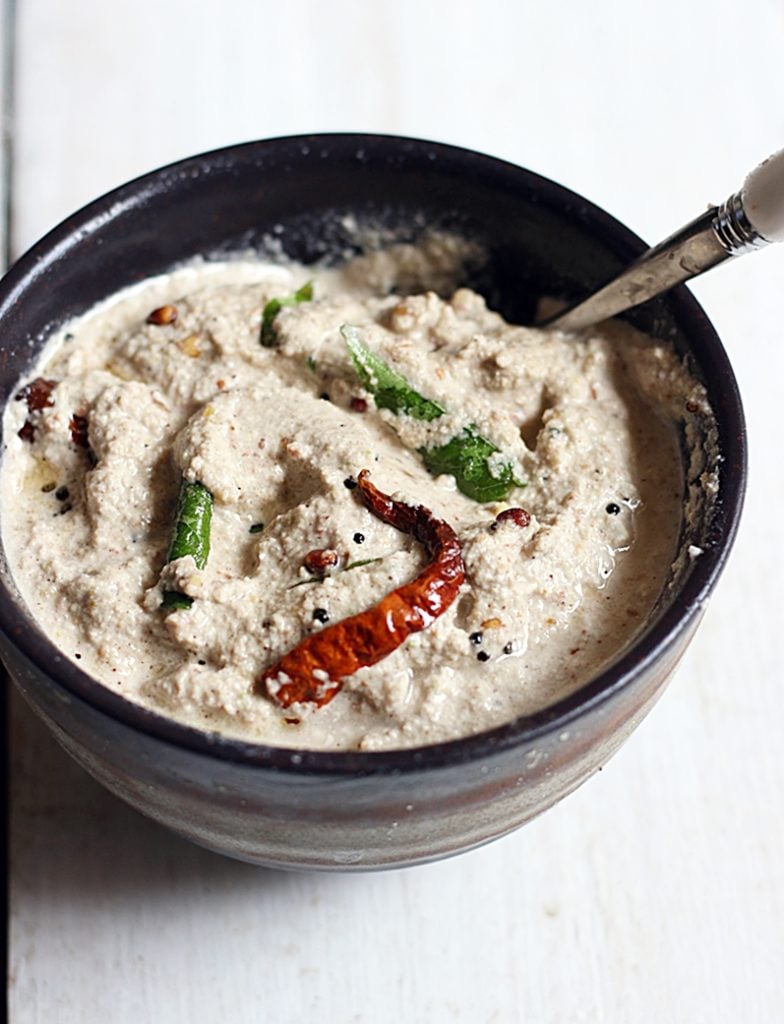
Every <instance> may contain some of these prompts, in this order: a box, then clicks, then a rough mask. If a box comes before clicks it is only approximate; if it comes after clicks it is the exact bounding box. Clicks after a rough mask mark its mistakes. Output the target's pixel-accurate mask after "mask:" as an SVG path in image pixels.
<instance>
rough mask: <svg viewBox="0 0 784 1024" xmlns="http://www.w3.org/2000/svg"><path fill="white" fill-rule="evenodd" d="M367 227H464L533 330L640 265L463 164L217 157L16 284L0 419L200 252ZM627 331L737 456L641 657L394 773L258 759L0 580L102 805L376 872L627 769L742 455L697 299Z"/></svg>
mask: <svg viewBox="0 0 784 1024" xmlns="http://www.w3.org/2000/svg"><path fill="white" fill-rule="evenodd" d="M347 213H351V214H353V215H354V216H355V217H357V218H359V219H360V220H372V221H374V222H376V223H380V224H383V225H384V226H386V227H387V228H389V229H391V230H392V231H393V232H394V233H395V234H396V235H397V236H398V237H404V236H407V237H414V236H415V235H416V234H417V233H418V231H419V230H420V229H421V226H422V225H430V226H432V225H437V226H440V227H444V228H447V229H451V230H457V231H459V232H461V233H463V234H464V235H466V236H467V237H469V238H471V239H475V240H477V241H478V242H479V243H480V244H481V245H482V246H483V248H484V249H485V250H486V252H487V254H488V260H487V263H486V265H484V266H483V268H482V269H481V270H480V271H479V272H478V277H477V279H476V280H474V281H471V282H470V283H472V284H474V285H478V286H479V287H480V289H481V290H482V291H483V292H484V294H485V295H486V297H487V298H488V299H489V301H490V303H491V305H493V306H494V307H495V308H496V309H498V310H499V311H500V312H502V313H503V314H504V315H505V316H506V317H507V319H510V320H512V321H518V322H526V321H528V320H530V319H531V317H532V312H533V308H534V303H535V301H536V299H537V297H538V296H539V295H541V294H550V295H552V294H560V295H562V296H563V297H565V298H578V297H580V296H582V295H583V294H585V293H586V292H587V291H589V290H590V289H593V288H594V287H596V286H597V285H598V284H600V283H602V282H604V281H605V280H606V279H608V278H609V277H611V276H612V275H613V274H614V273H615V272H616V271H617V270H618V269H619V268H620V267H622V266H623V265H625V264H626V263H628V262H630V261H631V260H632V259H633V258H634V257H636V256H637V255H639V253H640V252H642V251H643V249H644V248H645V246H644V244H643V242H642V241H641V240H640V239H639V238H637V237H636V236H635V235H633V234H632V233H631V232H630V231H628V230H627V229H626V228H625V227H623V225H621V224H619V223H618V221H616V220H614V219H613V218H612V217H610V216H609V215H608V214H606V213H604V212H603V211H602V210H600V209H598V208H597V207H595V206H593V205H592V204H591V203H588V202H587V201H586V200H584V199H582V198H580V197H579V196H577V195H575V194H574V193H572V192H569V191H567V190H566V189H564V188H561V187H560V186H559V185H556V184H554V183H553V182H551V181H548V180H547V179H546V178H542V177H539V176H538V175H536V174H533V173H531V172H530V171H526V170H523V169H521V168H519V167H515V166H513V165H511V164H508V163H504V162H503V161H500V160H495V159H492V158H490V157H487V156H482V155H480V154H478V153H474V152H470V151H468V150H462V149H456V148H453V147H449V146H442V145H437V144H435V143H430V142H424V141H417V140H413V139H405V138H396V137H391V136H378V135H313V136H301V137H295V138H283V139H272V140H268V141H264V142H254V143H249V144H247V145H242V146H235V147H231V148H229V149H223V150H218V151H216V152H213V153H207V154H205V155H203V156H197V157H193V158H191V159H189V160H184V161H182V162H180V163H177V164H173V165H171V166H169V167H165V168H163V169H162V170H159V171H154V172H153V173H151V174H148V175H146V176H144V177H142V178H139V179H137V180H136V181H133V182H131V183H130V184H127V185H124V186H122V187H121V188H119V189H117V190H115V191H114V192H111V193H109V194H108V195H106V196H104V197H103V198H101V199H98V200H97V201H96V202H94V203H91V204H90V205H89V206H87V207H85V208H84V209H83V210H81V211H79V212H78V213H76V214H74V215H73V216H72V217H70V218H68V220H66V221H64V222H63V223H62V224H61V225H60V226H59V227H57V228H55V229H54V231H52V232H51V233H50V234H49V235H47V236H46V237H45V238H44V239H43V240H42V241H41V242H39V243H38V244H37V245H36V246H35V247H34V248H33V249H31V250H30V251H29V252H28V253H27V254H26V255H25V256H23V257H22V258H21V259H20V260H19V261H18V262H17V263H16V264H15V266H14V267H13V268H12V269H11V270H10V271H9V273H8V274H7V275H6V277H5V279H4V280H3V281H2V283H0V397H1V398H2V402H3V404H4V403H5V402H6V401H7V400H8V398H9V396H10V395H11V394H12V392H13V389H14V385H15V383H16V382H17V381H18V380H19V378H20V376H22V375H23V374H24V373H26V372H27V371H28V369H29V368H30V366H31V363H32V361H33V360H34V359H35V357H36V355H37V353H38V352H39V351H40V349H41V346H42V344H43V342H44V340H45V339H46V338H47V336H48V335H50V334H51V332H52V331H53V330H54V329H55V328H56V327H57V326H58V325H60V324H62V323H63V322H64V321H66V320H68V319H70V318H71V317H73V316H76V315H78V314H80V313H82V312H84V311H85V310H87V309H88V308H89V307H90V306H92V305H93V304H94V303H95V302H97V301H98V300H100V299H103V298H105V297H106V296H108V295H110V294H111V293H113V292H115V291H117V290H118V289H120V288H124V287H126V286H127V285H130V284H133V283H134V282H137V281H141V280H142V279H144V278H146V277H149V276H150V275H152V274H157V273H161V272H163V271H166V270H167V269H169V268H170V267H171V266H172V265H173V264H175V263H178V262H181V261H182V260H184V259H187V258H188V257H191V256H194V255H197V254H207V255H211V256H215V255H221V254H226V253H228V252H234V251H238V250H244V249H247V248H248V247H249V246H256V245H260V244H261V242H262V240H263V238H264V237H265V236H267V235H270V234H272V235H275V236H277V237H278V238H279V240H280V243H281V245H282V247H283V249H284V251H285V252H286V253H287V254H288V255H289V256H291V257H293V258H295V259H298V260H301V261H304V262H306V263H307V262H314V261H316V260H321V259H323V258H324V257H325V256H326V257H329V256H337V255H338V254H341V253H343V252H344V250H345V249H346V248H347V247H348V248H350V247H351V246H352V245H353V244H355V243H354V242H353V237H352V236H351V235H349V234H347V232H346V231H345V228H344V226H343V221H342V218H343V217H344V215H345V214H347ZM630 319H631V320H632V321H633V322H634V323H635V324H636V325H637V326H640V327H642V328H643V329H644V330H647V331H648V332H649V333H653V334H655V335H658V336H661V337H665V338H667V340H669V341H671V342H672V343H673V344H674V345H675V346H676V348H677V349H678V351H679V352H681V353H682V354H683V355H684V356H685V357H687V358H688V360H689V363H690V366H691V368H692V370H693V372H694V373H695V374H696V375H697V376H698V377H699V378H701V379H702V380H703V382H704V383H705V385H706V388H707V391H708V397H709V400H710V403H711V405H712V407H713V410H714V412H715V414H716V418H717V422H718V430H719V445H720V450H721V453H722V459H723V461H722V463H721V468H720V489H719V494H718V500H717V502H716V505H715V507H714V508H713V509H712V510H711V511H710V512H709V513H708V512H706V514H705V515H704V517H703V521H702V522H700V523H699V524H698V525H697V527H696V528H695V530H694V531H692V532H691V533H690V534H689V536H685V535H684V537H683V538H682V543H684V544H686V543H694V544H698V545H699V546H700V547H702V548H703V549H704V554H703V555H702V556H701V557H700V558H698V559H696V560H695V561H694V563H693V565H692V567H691V569H690V571H689V572H688V574H686V575H685V576H684V578H683V579H681V580H680V581H679V583H678V586H677V587H676V588H675V591H674V593H673V594H672V596H671V597H670V598H668V600H667V602H666V603H663V605H662V607H661V608H660V609H659V611H658V613H657V615H656V616H654V617H653V619H652V621H651V623H650V624H649V626H648V628H647V629H646V630H645V632H644V633H643V634H642V635H641V636H640V638H639V639H638V640H637V641H636V642H635V643H634V645H633V646H632V647H631V648H630V649H628V650H627V651H626V652H625V653H624V654H623V655H622V656H621V657H620V658H619V659H618V660H617V661H616V662H615V663H614V664H613V665H612V666H611V667H610V668H608V669H607V670H606V671H604V672H602V673H601V674H600V675H599V676H598V677H597V678H595V679H594V680H593V681H592V682H590V683H589V684H588V685H586V686H583V687H582V688H581V689H580V690H578V691H577V692H576V693H574V694H572V695H571V696H569V697H568V698H566V699H564V700H561V701H559V702H558V703H556V704H554V705H553V706H551V707H549V708H547V709H546V710H544V711H542V712H540V713H538V714H536V715H531V716H528V717H525V718H520V719H517V720H516V721H513V722H510V723H509V724H508V725H505V726H503V727H501V728H498V729H493V730H492V731H490V732H485V733H481V734H479V735H476V736H470V737H468V738H466V739H461V740H455V741H453V742H449V743H442V744H438V745H436V746H430V747H423V748H419V749H414V750H403V751H393V752H387V753H341V752H338V753H324V752H307V751H298V750H290V749H281V748H275V747H268V746H263V745H261V744H250V743H242V742H238V741H236V740H228V739H223V738H221V737H219V736H217V735H214V734H209V733H205V732H199V731H197V730H194V729H191V728H188V727H186V726H183V725H179V724H177V723H175V722H172V721H170V720H168V719H166V718H163V717H162V716H160V715H158V714H155V713H153V712H151V711H147V710H144V709H143V708H140V707H138V706H136V705H134V704H131V703H129V702H128V701H126V700H125V699H123V698H122V697H120V696H119V695H118V694H116V693H112V692H111V691H109V690H108V689H106V688H104V687H103V686H101V685H100V684H99V683H97V682H95V681H94V680H93V679H91V678H90V677H89V676H87V675H85V673H83V672H81V671H80V670H79V669H78V668H77V667H76V666H75V665H74V664H72V663H71V662H70V661H68V660H67V659H66V658H65V657H63V655H62V654H61V653H60V652H59V651H58V650H57V649H56V648H55V647H54V646H53V645H52V643H51V642H50V641H49V640H48V639H47V638H46V637H45V636H44V635H43V633H42V632H41V631H40V629H39V628H38V626H37V625H36V623H35V621H34V620H33V618H32V616H31V615H30V613H29V612H28V610H27V609H26V607H25V606H24V603H23V602H22V601H21V599H20V598H19V595H18V593H17V591H16V589H15V586H14V583H13V581H12V579H11V578H10V574H9V572H8V568H7V564H6V562H5V554H4V553H3V554H2V561H0V653H2V658H3V660H4V661H5V663H6V665H7V667H8V669H9V672H10V673H11V675H12V677H13V678H14V680H15V682H16V685H17V686H18V688H19V689H20V691H21V692H22V694H23V695H24V696H25V697H26V698H27V700H28V701H29V702H30V704H31V705H32V706H33V708H34V709H35V710H36V711H37V712H38V714H39V715H40V716H41V718H43V720H44V721H45V722H46V723H47V724H48V725H49V727H50V728H51V730H52V732H53V733H54V735H55V736H56V738H57V739H58V740H59V742H60V743H62V745H63V746H64V747H65V749H66V750H68V751H69V752H70V753H71V754H72V755H73V757H74V758H75V759H76V760H77V761H78V762H79V763H80V764H81V765H83V766H84V767H85V768H86V769H87V770H88V771H89V772H90V773H91V774H92V775H94V776H95V777H96V778H97V779H98V780H99V781H100V782H102V783H103V784H104V785H105V786H106V787H107V788H108V789H110V790H111V791H112V792H114V793H116V794H117V795H118V796H120V797H122V798H123V799H124V800H127V801H128V802H129V803H130V804H132V805H133V806H134V807H136V808H138V809H139V810H140V811H142V812H144V813H145V814H148V815H149V816H150V817H152V818H154V819H155V820H156V821H159V822H161V823H162V824H164V825H166V826H168V827H169V828H172V829H174V830H175V831H176V832H179V833H181V834H182V835H184V836H187V837H188V838H190V839H192V840H194V841H195V842H197V843H200V844H202V845H204V846H207V847H209V848H211V849H213V850H218V851H220V852H222V853H225V854H228V855H230V856H233V857H238V858H241V859H243V860H248V861H252V862H255V863H257V864H265V865H273V866H280V867H307V868H333V869H335V868H337V869H348V868H351V869H366V868H378V867H393V866H402V865H406V864H415V863H419V862H423V861H427V860H434V859H436V858H439V857H443V856H446V855H448V854H452V853H457V852H459V851H462V850H467V849H469V848H471V847H473V846H477V845H478V844H480V843H484V842H487V841H488V840H490V839H494V838H496V837H497V836H501V835H504V834H505V833H507V832H509V831H511V830H512V829H514V828H517V827H518V826H519V825H521V824H523V822H525V821H528V820H529V819H530V818H532V817H533V816H534V815H536V814H539V813H540V812H541V811H543V810H545V809H546V808H547V807H549V806H551V805H552V804H554V803H555V802H556V801H557V800H560V799H561V797H563V796H565V795H566V794H567V793H569V792H570V791H571V790H573V789H574V788H575V787H576V786H578V785H579V784H580V783H581V782H583V781H584V780H585V779H587V778H588V777H589V776H590V775H591V774H593V772H595V771H596V770H597V769H598V768H600V767H601V766H602V765H603V764H604V763H605V762H606V761H607V759H608V758H609V757H610V756H611V755H612V754H613V753H614V752H615V751H616V750H617V749H618V747H619V746H620V745H621V743H622V742H623V741H624V740H625V739H626V737H627V736H628V735H629V734H630V733H631V731H632V730H633V729H634V727H635V726H636V725H637V724H638V723H639V722H640V721H641V719H642V718H643V717H644V715H645V714H646V713H647V712H648V710H649V709H650V707H651V706H652V705H653V703H654V701H655V700H656V699H657V697H658V696H659V694H660V693H661V691H662V689H663V687H664V685H665V683H666V682H667V680H668V679H669V677H670V675H671V673H672V671H673V669H674V668H675V666H676V664H677V662H678V660H679V658H680V657H681V655H682V654H683V652H684V650H685V648H686V645H687V644H688V642H689V640H690V638H691V636H692V635H693V633H694V630H695V628H696V626H697V624H698V622H699V619H700V617H701V614H702V611H703V609H704V607H705V603H706V601H707V598H708V596H709V594H710V593H711V591H712V589H713V587H714V585H715V583H716V581H717V579H718V577H719V574H720V572H721V570H722V567H723V565H724V562H725V560H726V558H727V555H728V553H729V550H730V547H731V545H732V541H733V539H734V536H735V531H736V528H737V524H738V518H739V515H740V510H741V505H742V500H743V492H744V486H745V472H746V470H745V467H746V439H745V428H744V421H743V412H742V409H741V404H740V398H739V396H738V391H737V387H736V384H735V379H734V377H733V374H732V370H731V368H730V366H729V363H728V361H727V357H726V355H725V352H724V349H723V348H722V346H721V343H720V341H719V339H718V337H717V335H716V333H715V331H714V330H713V328H712V327H711V325H710V323H709V322H708V320H707V318H706V317H705V315H704V313H703V312H702V310H701V309H700V307H699V306H698V305H697V303H696V302H695V301H694V299H693V298H692V297H691V295H690V294H689V293H688V292H687V291H686V289H685V288H683V287H681V288H677V289H675V290H674V291H673V292H672V293H671V294H669V295H668V296H667V297H666V298H663V299H659V300H655V301H653V302H651V303H648V304H647V305H646V306H644V307H642V308H640V309H639V310H637V311H636V312H635V314H634V315H633V316H630Z"/></svg>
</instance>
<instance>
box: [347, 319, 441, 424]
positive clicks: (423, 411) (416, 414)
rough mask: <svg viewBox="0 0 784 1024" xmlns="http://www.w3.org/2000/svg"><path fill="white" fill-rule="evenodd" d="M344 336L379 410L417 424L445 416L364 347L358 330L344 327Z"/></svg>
mask: <svg viewBox="0 0 784 1024" xmlns="http://www.w3.org/2000/svg"><path fill="white" fill-rule="evenodd" d="M340 333H341V334H342V335H343V339H344V340H345V342H346V345H347V346H348V350H349V353H350V355H351V361H352V363H353V364H354V369H355V370H356V371H357V375H358V377H359V379H360V380H361V381H362V385H363V387H365V388H366V389H367V390H368V391H369V392H370V393H371V394H372V395H373V398H374V399H375V402H376V405H377V406H378V407H379V409H390V410H391V411H392V412H404V413H406V414H407V415H408V416H411V417H412V418H413V419H415V420H425V421H426V422H428V423H429V422H430V421H431V420H436V419H438V417H439V416H443V415H444V409H443V407H442V406H440V405H439V404H438V402H434V401H432V400H431V399H429V398H424V397H423V396H422V395H420V394H419V392H418V391H415V390H414V388H412V387H411V385H410V384H409V383H408V381H407V380H406V379H405V377H401V376H400V374H399V373H395V371H394V370H393V369H392V368H391V367H389V366H387V364H386V363H385V362H384V361H383V360H382V359H379V358H378V356H376V355H373V353H372V352H371V351H370V349H369V348H368V347H367V346H366V345H363V344H362V342H361V341H360V338H359V331H358V330H357V329H356V327H351V326H350V325H348V324H344V325H343V326H342V327H341V328H340Z"/></svg>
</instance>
